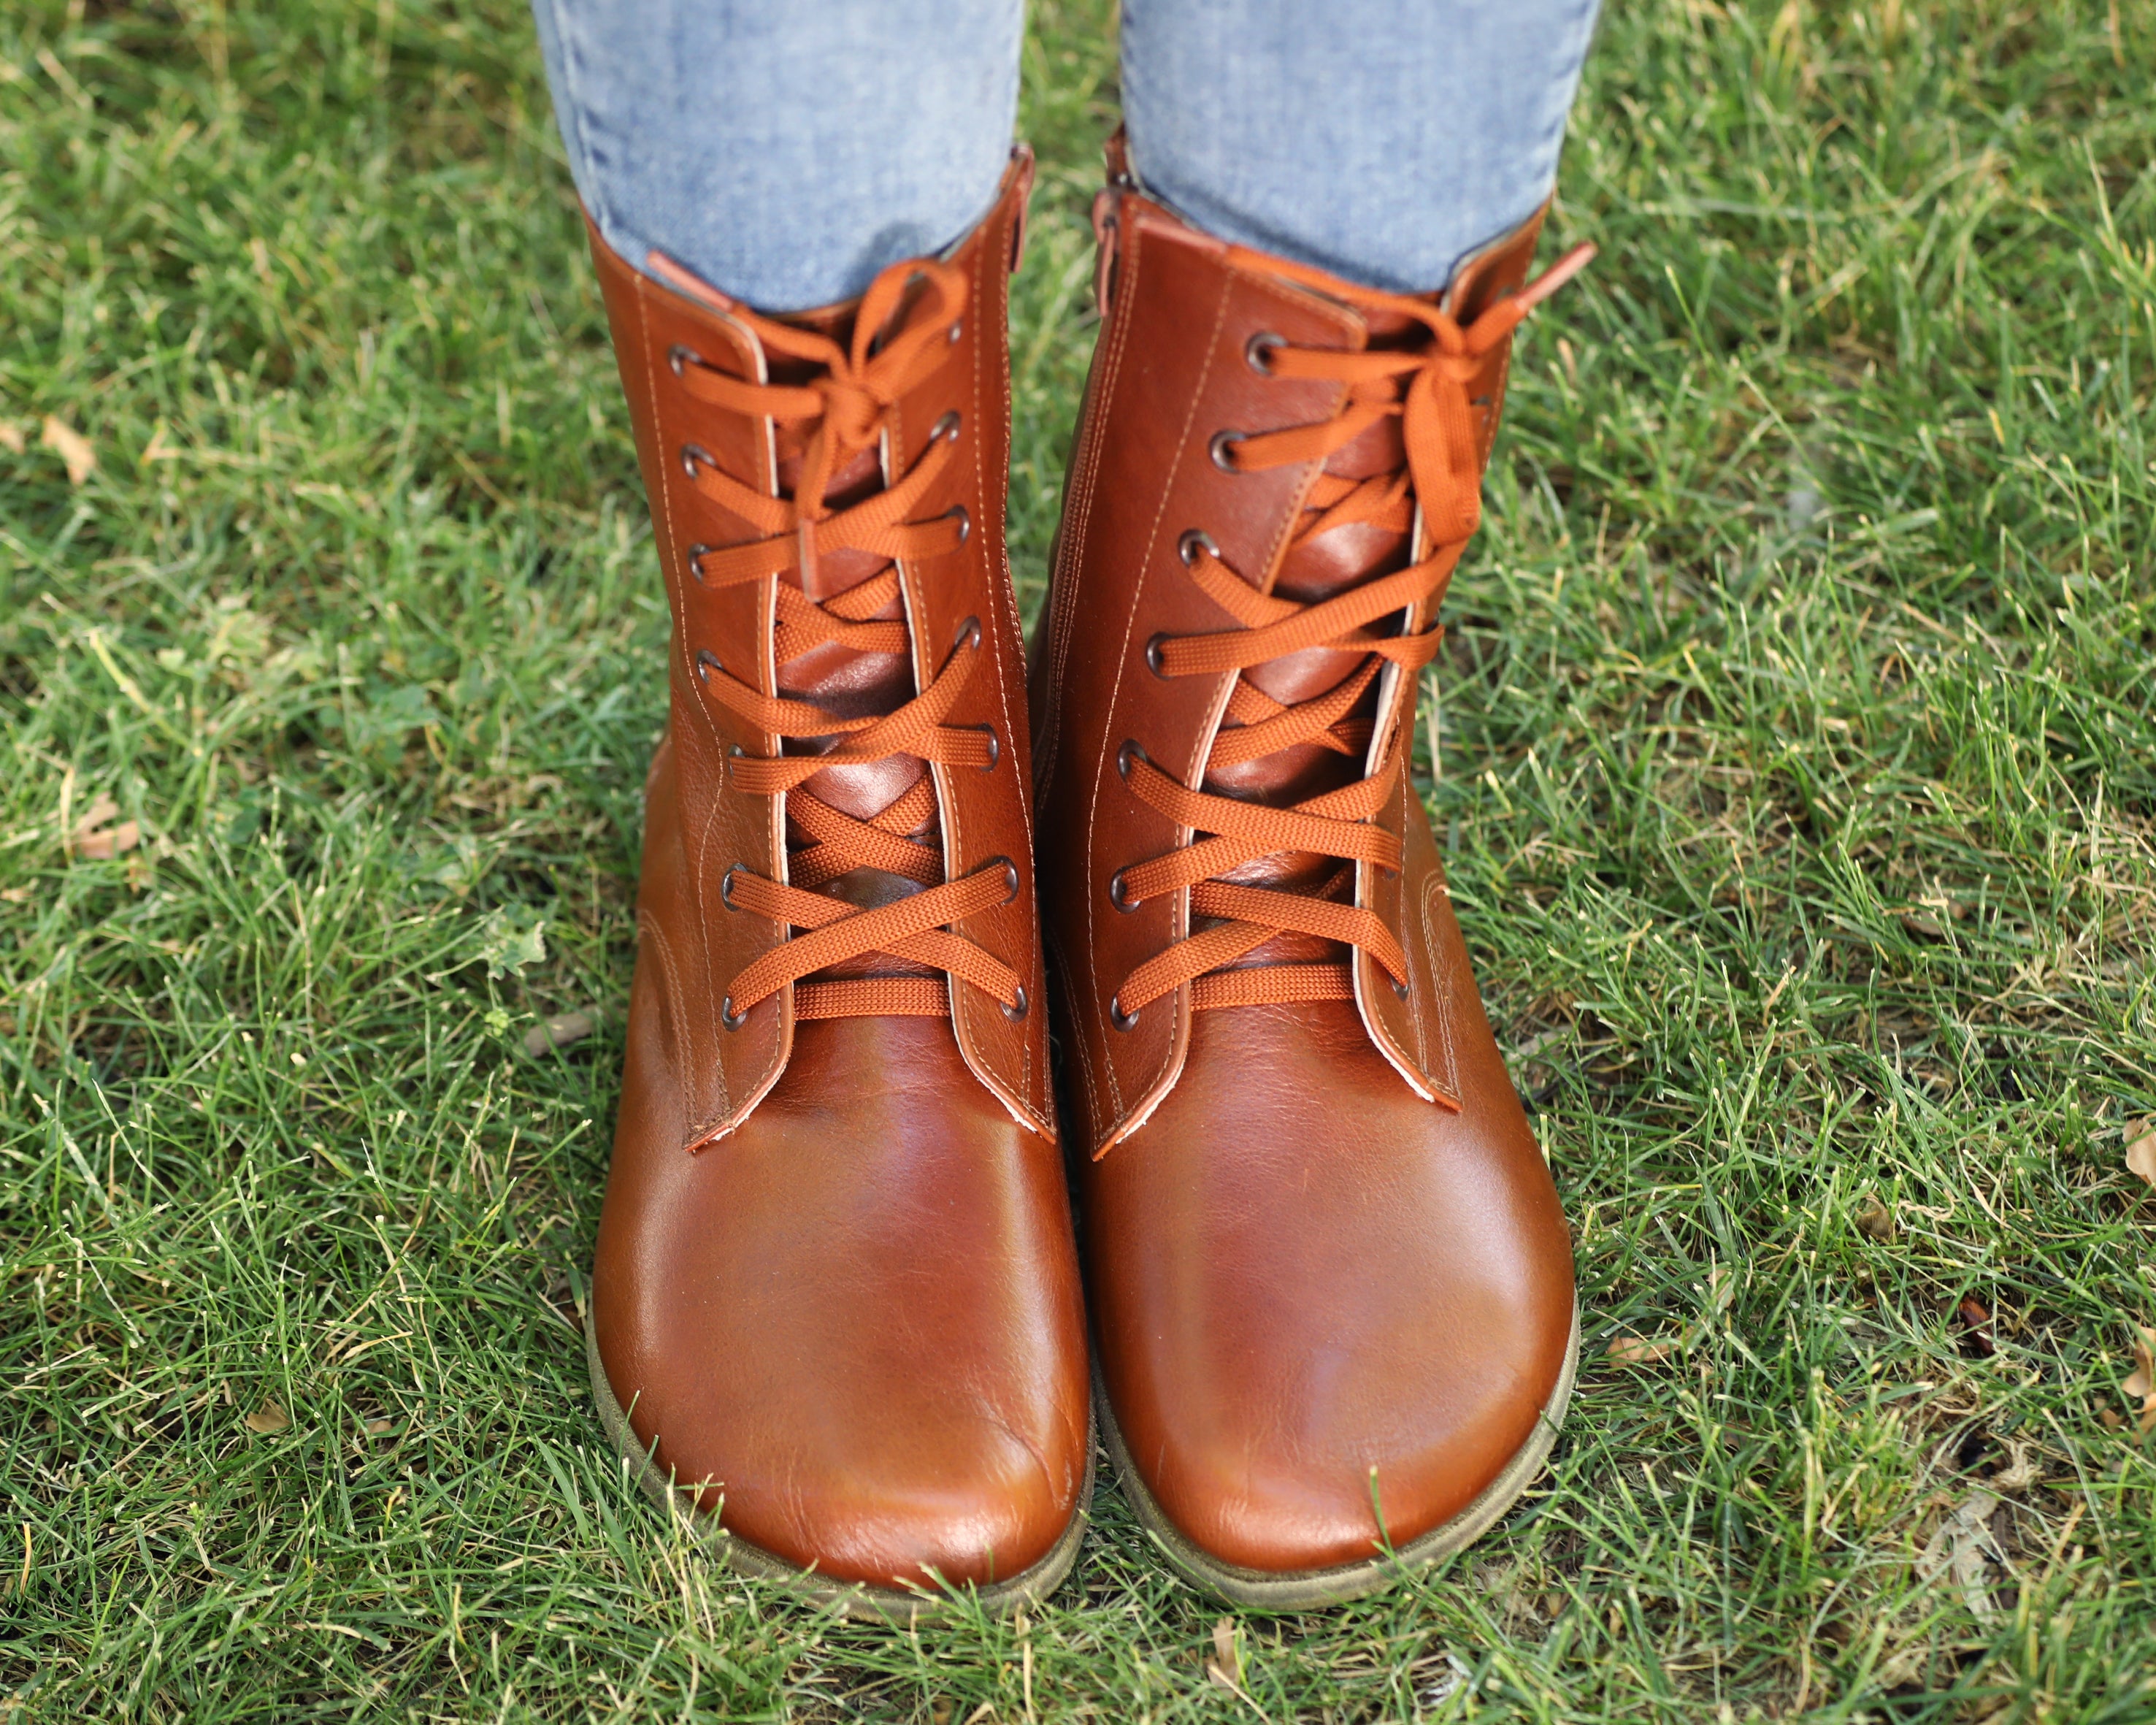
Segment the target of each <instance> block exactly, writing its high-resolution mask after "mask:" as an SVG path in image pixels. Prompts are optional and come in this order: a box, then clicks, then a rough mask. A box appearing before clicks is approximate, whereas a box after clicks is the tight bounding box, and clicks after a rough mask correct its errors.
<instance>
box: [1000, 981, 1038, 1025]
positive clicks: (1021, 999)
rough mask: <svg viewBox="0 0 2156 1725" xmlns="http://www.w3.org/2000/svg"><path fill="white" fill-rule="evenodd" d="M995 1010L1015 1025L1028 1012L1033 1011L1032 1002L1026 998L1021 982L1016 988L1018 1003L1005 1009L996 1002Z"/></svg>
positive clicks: (1002, 1004)
mask: <svg viewBox="0 0 2156 1725" xmlns="http://www.w3.org/2000/svg"><path fill="white" fill-rule="evenodd" d="M996 1008H997V1010H998V1012H1001V1013H1002V1014H1003V1015H1004V1017H1006V1018H1008V1019H1009V1020H1010V1022H1012V1023H1014V1024H1016V1023H1017V1022H1019V1020H1021V1019H1022V1018H1024V1017H1025V1015H1026V1014H1027V1013H1028V1012H1031V1011H1032V1010H1033V1002H1031V1001H1029V999H1027V998H1026V992H1025V984H1024V983H1023V982H1021V983H1019V986H1018V1002H1017V1004H1016V1005H1014V1006H1009V1007H1007V1006H1005V1005H1004V1003H1003V1002H1001V1001H998V1002H996Z"/></svg>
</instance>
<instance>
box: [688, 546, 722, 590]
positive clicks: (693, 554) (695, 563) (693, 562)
mask: <svg viewBox="0 0 2156 1725" xmlns="http://www.w3.org/2000/svg"><path fill="white" fill-rule="evenodd" d="M717 549H718V547H717V546H716V545H701V544H700V545H691V546H690V548H688V549H687V550H686V551H685V552H684V553H683V554H682V556H683V557H684V559H685V560H686V562H687V564H688V565H689V573H690V574H692V575H694V576H695V577H696V583H697V584H698V585H699V586H701V585H702V584H703V580H704V559H705V557H706V555H708V554H710V553H711V552H714V551H716V550H717Z"/></svg>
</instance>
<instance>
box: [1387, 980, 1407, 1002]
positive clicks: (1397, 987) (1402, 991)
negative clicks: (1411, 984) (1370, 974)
mask: <svg viewBox="0 0 2156 1725" xmlns="http://www.w3.org/2000/svg"><path fill="white" fill-rule="evenodd" d="M1386 981H1392V979H1391V978H1390V977H1388V978H1386ZM1393 992H1394V994H1396V995H1397V996H1399V997H1400V999H1402V1000H1405V999H1406V998H1407V997H1408V985H1407V984H1406V983H1404V982H1394V983H1393Z"/></svg>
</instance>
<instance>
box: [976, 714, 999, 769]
mask: <svg viewBox="0 0 2156 1725" xmlns="http://www.w3.org/2000/svg"><path fill="white" fill-rule="evenodd" d="M973 729H975V730H977V731H980V732H983V733H984V734H986V735H987V737H988V764H987V765H985V766H983V768H982V769H981V770H982V771H983V772H984V773H993V771H995V770H996V763H997V762H998V761H999V760H1002V759H1003V758H1004V745H1003V744H1002V742H1001V741H1000V740H999V739H998V738H997V736H996V728H995V727H994V726H993V725H992V724H977V725H975V726H974V727H973Z"/></svg>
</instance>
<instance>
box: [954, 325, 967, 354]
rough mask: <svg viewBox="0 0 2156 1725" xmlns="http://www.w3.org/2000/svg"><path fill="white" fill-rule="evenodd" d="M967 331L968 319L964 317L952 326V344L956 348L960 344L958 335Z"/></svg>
mask: <svg viewBox="0 0 2156 1725" xmlns="http://www.w3.org/2000/svg"><path fill="white" fill-rule="evenodd" d="M965 332H966V320H965V319H964V318H960V319H959V320H958V321H957V322H956V323H954V324H952V326H951V345H952V347H954V348H955V347H957V345H958V337H961V336H962V335H963V334H965Z"/></svg>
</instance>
